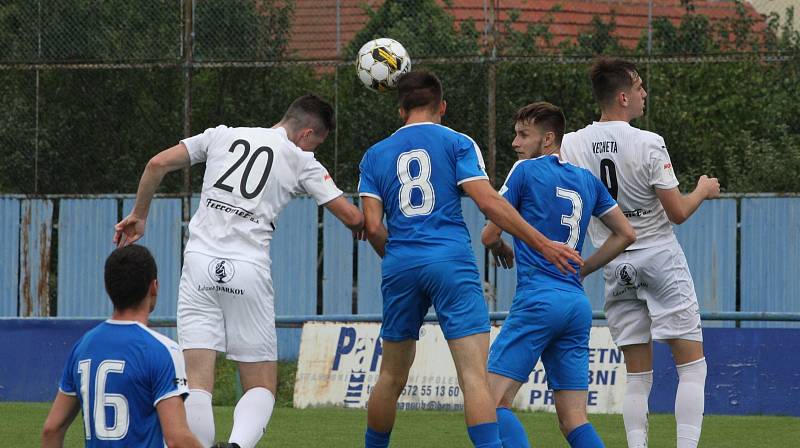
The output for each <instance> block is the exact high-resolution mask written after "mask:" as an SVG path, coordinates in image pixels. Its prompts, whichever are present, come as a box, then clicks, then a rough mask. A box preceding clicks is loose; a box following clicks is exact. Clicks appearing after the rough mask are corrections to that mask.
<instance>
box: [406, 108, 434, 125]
mask: <svg viewBox="0 0 800 448" xmlns="http://www.w3.org/2000/svg"><path fill="white" fill-rule="evenodd" d="M441 122H442V116H441V115H439V113H438V112H436V113H433V112H431V111H429V110H423V109H414V110H412V111H411V112H409V113H408V115H407V116H406V123H405V124H406V126H407V125H409V124H417V123H437V124H438V123H441Z"/></svg>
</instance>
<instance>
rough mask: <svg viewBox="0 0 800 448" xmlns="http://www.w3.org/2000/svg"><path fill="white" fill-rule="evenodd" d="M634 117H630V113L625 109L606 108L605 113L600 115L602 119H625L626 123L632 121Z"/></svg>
mask: <svg viewBox="0 0 800 448" xmlns="http://www.w3.org/2000/svg"><path fill="white" fill-rule="evenodd" d="M631 120H632V118H630V117H628V114H627V113H625V111H624V110H619V109H614V110H604V111H603V113H602V114H601V115H600V121H601V122H603V121H624V122H625V123H630V122H631Z"/></svg>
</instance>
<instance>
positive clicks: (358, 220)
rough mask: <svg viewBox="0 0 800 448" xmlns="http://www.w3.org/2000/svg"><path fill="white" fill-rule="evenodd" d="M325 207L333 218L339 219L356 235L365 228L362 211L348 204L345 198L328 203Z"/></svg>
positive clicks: (340, 197) (341, 197)
mask: <svg viewBox="0 0 800 448" xmlns="http://www.w3.org/2000/svg"><path fill="white" fill-rule="evenodd" d="M323 206H324V207H325V208H327V209H328V211H329V212H331V213H333V216H335V217H337V218H338V219H339V221H341V222H342V223H343V224H344V225H346V226H347V228H348V229H350V230H352V231H353V233H354V234H357V233H358V232H360V231H361V229H363V228H364V215H363V214H362V213H361V210H359V209H358V207H356V206H355V205H353V204H351V203H350V202H348V201H347V199H345V198H344V196H339V197H338V198H336V199H334V200H332V201H328V202H326V203H325V204H323Z"/></svg>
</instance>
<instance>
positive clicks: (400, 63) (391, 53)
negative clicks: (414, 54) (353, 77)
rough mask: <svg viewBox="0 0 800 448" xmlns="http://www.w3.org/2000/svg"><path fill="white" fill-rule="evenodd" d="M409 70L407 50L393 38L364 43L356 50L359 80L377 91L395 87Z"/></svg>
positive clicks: (409, 60)
mask: <svg viewBox="0 0 800 448" xmlns="http://www.w3.org/2000/svg"><path fill="white" fill-rule="evenodd" d="M409 70H411V58H410V57H409V56H408V52H407V51H406V49H405V48H404V47H403V45H401V44H400V42H397V41H396V40H393V39H388V38H381V39H375V40H371V41H369V42H367V43H365V44H364V45H363V46H362V47H361V49H360V50H358V57H357V59H356V72H357V73H358V79H360V80H361V82H362V83H363V84H364V85H365V86H367V87H368V88H370V89H371V90H375V91H377V92H384V91H386V90H390V89H393V88H395V86H396V85H397V80H398V79H400V76H402V75H403V74H404V73H408V71H409Z"/></svg>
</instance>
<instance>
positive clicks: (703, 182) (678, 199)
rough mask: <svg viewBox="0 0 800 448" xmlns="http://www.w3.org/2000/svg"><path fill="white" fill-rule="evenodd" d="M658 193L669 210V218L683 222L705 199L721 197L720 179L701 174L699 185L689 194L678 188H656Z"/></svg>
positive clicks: (666, 210) (660, 199)
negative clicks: (682, 192) (683, 193)
mask: <svg viewBox="0 0 800 448" xmlns="http://www.w3.org/2000/svg"><path fill="white" fill-rule="evenodd" d="M656 195H657V196H658V200H659V201H661V205H662V206H663V207H664V211H665V212H667V218H669V220H670V221H672V222H673V223H675V224H683V223H684V222H685V221H686V220H687V219H689V217H690V216H692V214H693V213H694V212H695V211H697V209H698V208H699V207H700V204H702V203H703V201H705V200H706V199H714V198H718V197H719V180H718V179H717V178H716V177H708V176H705V175H704V176H700V179H698V181H697V187H696V188H695V189H694V191H693V192H691V193H689V194H686V195H682V194H681V192H680V191H679V190H678V189H677V188H670V189H668V190H662V189H660V188H656Z"/></svg>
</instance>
